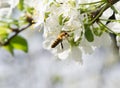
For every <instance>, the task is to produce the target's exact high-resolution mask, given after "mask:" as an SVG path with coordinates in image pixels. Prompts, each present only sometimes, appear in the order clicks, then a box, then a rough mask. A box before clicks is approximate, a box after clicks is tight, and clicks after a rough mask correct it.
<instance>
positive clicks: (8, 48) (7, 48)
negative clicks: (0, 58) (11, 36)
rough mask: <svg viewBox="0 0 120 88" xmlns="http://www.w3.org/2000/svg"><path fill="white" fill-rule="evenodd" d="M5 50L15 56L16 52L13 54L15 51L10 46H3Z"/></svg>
mask: <svg viewBox="0 0 120 88" xmlns="http://www.w3.org/2000/svg"><path fill="white" fill-rule="evenodd" d="M3 48H4V49H6V50H7V51H8V52H10V53H11V54H12V55H14V52H13V50H14V49H13V47H12V46H11V45H10V44H9V45H6V46H3Z"/></svg>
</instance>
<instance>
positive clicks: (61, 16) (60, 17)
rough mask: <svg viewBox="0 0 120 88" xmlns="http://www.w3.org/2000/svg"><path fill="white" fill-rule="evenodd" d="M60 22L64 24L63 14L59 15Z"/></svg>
mask: <svg viewBox="0 0 120 88" xmlns="http://www.w3.org/2000/svg"><path fill="white" fill-rule="evenodd" d="M59 24H60V25H62V24H63V14H61V15H60V16H59Z"/></svg>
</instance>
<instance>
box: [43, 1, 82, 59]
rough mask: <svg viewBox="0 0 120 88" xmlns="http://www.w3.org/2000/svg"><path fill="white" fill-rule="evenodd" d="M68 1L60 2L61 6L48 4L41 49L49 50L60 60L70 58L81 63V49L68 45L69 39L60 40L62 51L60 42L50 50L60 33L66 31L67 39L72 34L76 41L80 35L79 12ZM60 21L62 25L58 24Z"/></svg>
mask: <svg viewBox="0 0 120 88" xmlns="http://www.w3.org/2000/svg"><path fill="white" fill-rule="evenodd" d="M68 1H69V0H68ZM68 1H65V2H62V1H61V2H62V4H60V3H58V2H56V3H53V5H51V4H49V5H48V6H47V8H46V10H45V12H50V14H49V16H48V17H47V18H46V20H45V22H44V35H43V36H44V38H45V41H44V43H43V47H44V48H45V49H48V50H50V51H51V52H52V53H53V54H54V55H55V56H57V57H58V58H60V59H66V58H70V59H74V60H77V61H82V60H81V58H82V53H81V49H80V48H79V46H73V47H72V46H71V45H70V42H69V38H64V39H63V40H62V44H63V49H62V46H61V41H60V42H59V41H58V42H59V43H58V45H56V47H55V48H51V45H52V44H53V43H54V42H55V41H57V39H58V35H59V34H60V33H61V32H62V31H66V32H67V33H68V35H70V36H69V37H71V34H73V36H72V37H73V39H74V40H75V41H77V40H78V39H79V38H80V34H81V32H82V30H83V29H82V26H81V25H82V22H81V19H80V17H81V16H80V13H79V11H78V10H77V8H76V7H74V6H72V5H70V3H68ZM56 4H58V5H56ZM60 16H61V19H60ZM60 20H61V22H63V23H60Z"/></svg>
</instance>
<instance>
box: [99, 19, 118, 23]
mask: <svg viewBox="0 0 120 88" xmlns="http://www.w3.org/2000/svg"><path fill="white" fill-rule="evenodd" d="M99 20H101V21H110V22H119V23H120V20H113V19H99Z"/></svg>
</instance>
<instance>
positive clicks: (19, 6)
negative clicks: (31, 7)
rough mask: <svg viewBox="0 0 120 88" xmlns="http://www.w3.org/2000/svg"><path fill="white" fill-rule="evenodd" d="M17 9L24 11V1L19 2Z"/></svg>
mask: <svg viewBox="0 0 120 88" xmlns="http://www.w3.org/2000/svg"><path fill="white" fill-rule="evenodd" d="M17 7H18V9H20V10H21V11H22V10H23V9H24V0H19V3H18V6H17Z"/></svg>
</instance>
